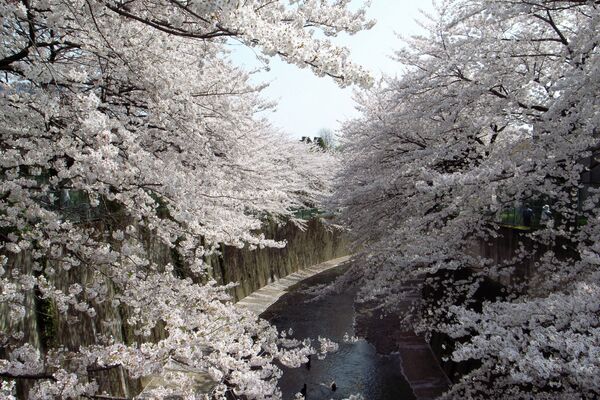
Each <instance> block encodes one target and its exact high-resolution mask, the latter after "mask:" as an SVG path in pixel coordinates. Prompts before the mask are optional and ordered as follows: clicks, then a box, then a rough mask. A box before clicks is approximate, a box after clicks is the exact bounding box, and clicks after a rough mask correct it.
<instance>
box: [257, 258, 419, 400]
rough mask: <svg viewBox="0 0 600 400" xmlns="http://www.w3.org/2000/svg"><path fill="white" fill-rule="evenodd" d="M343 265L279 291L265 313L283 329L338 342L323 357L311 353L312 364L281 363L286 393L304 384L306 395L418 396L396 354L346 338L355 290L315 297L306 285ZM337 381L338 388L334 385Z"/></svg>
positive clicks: (390, 399)
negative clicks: (408, 381) (298, 366)
mask: <svg viewBox="0 0 600 400" xmlns="http://www.w3.org/2000/svg"><path fill="white" fill-rule="evenodd" d="M343 271H344V267H338V268H334V269H332V270H329V271H326V272H324V273H321V274H319V275H317V276H315V277H312V278H309V279H307V280H305V281H303V282H301V283H299V284H297V285H296V286H294V287H293V288H291V289H290V292H289V293H287V294H285V295H284V296H282V297H281V299H280V300H279V301H277V303H275V304H274V305H272V306H271V307H270V308H269V309H268V310H267V311H265V312H264V313H263V314H262V315H261V317H263V318H265V319H268V320H269V321H271V322H272V323H273V324H274V325H276V326H277V328H279V329H280V330H283V329H285V330H289V329H290V328H291V329H292V330H293V332H294V336H295V337H296V338H306V337H310V338H311V339H314V340H315V342H314V346H316V347H318V342H317V341H316V339H317V338H318V337H319V336H321V337H327V338H329V339H331V340H333V341H335V342H337V343H338V344H339V350H338V351H337V352H335V353H332V354H328V355H327V357H326V358H325V359H324V360H319V359H317V357H316V356H314V355H313V356H312V358H311V361H310V366H303V367H301V368H291V369H290V368H285V367H283V371H284V373H283V377H282V378H281V380H280V382H279V384H280V388H281V390H282V392H283V398H284V399H293V398H294V395H295V394H296V393H298V392H300V391H301V390H302V388H303V385H304V384H306V400H326V399H335V400H337V399H344V398H347V397H349V396H350V395H352V394H360V395H362V396H363V398H364V399H365V400H411V399H415V396H414V394H413V392H412V390H411V388H410V386H409V385H408V383H407V381H406V379H405V378H404V376H403V375H402V369H401V362H400V359H399V356H398V355H397V354H390V355H379V354H377V352H376V351H375V347H374V346H373V345H371V344H370V343H368V342H366V341H365V340H362V339H361V340H358V341H355V342H344V341H343V338H344V335H345V334H348V335H349V336H354V319H355V310H354V295H355V290H353V289H348V290H346V291H345V292H343V293H338V294H330V295H327V296H325V297H322V298H320V299H318V300H315V301H308V300H311V299H312V298H313V296H311V295H308V294H306V293H303V290H304V289H306V288H308V287H311V286H314V285H317V284H323V283H329V282H332V281H333V280H334V279H335V278H336V277H337V276H338V275H339V274H341V273H342V272H343ZM332 382H335V384H336V387H337V388H336V390H335V391H333V390H332V389H331V383H332Z"/></svg>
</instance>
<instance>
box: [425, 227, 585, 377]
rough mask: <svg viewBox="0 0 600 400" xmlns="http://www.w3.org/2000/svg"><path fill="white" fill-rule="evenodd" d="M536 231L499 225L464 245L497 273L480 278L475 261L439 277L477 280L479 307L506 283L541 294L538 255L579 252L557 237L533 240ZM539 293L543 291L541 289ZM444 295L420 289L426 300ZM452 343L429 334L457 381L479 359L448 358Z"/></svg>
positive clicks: (562, 256)
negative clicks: (493, 235) (491, 232)
mask: <svg viewBox="0 0 600 400" xmlns="http://www.w3.org/2000/svg"><path fill="white" fill-rule="evenodd" d="M535 234H536V233H535V231H531V230H523V229H518V228H513V227H501V228H500V229H499V230H498V236H497V237H496V238H491V239H489V240H487V241H483V240H477V241H473V243H472V246H471V247H470V248H469V249H467V251H468V253H469V254H470V255H473V256H476V257H477V256H478V257H481V258H482V259H487V260H491V261H492V263H493V264H494V265H495V266H497V267H499V268H497V273H494V274H487V275H486V276H485V277H483V278H481V279H480V278H478V274H479V273H480V272H482V271H481V268H480V266H478V265H474V266H473V267H472V268H469V269H465V270H461V271H451V272H445V273H443V274H440V277H442V278H443V279H444V278H445V279H453V280H462V281H469V280H473V281H474V280H480V283H479V289H477V290H476V291H475V292H474V293H473V294H472V298H471V300H472V301H474V304H473V305H472V306H473V307H474V308H475V309H478V308H480V307H481V304H482V303H483V302H484V301H494V300H496V299H502V298H503V297H504V296H506V293H507V292H506V288H507V287H511V288H512V290H517V291H519V292H521V293H529V294H531V295H532V296H536V295H540V293H537V292H538V291H540V286H539V281H538V278H540V277H543V276H540V275H539V272H540V271H538V267H537V263H538V261H539V260H540V258H541V256H542V255H543V254H544V253H545V252H547V251H549V250H552V251H553V253H554V255H555V257H557V258H559V259H576V258H577V257H578V255H577V254H576V253H575V252H574V251H573V250H572V246H570V245H569V243H568V242H567V241H566V240H564V239H563V240H557V242H556V243H554V244H553V245H552V247H550V246H549V245H543V244H541V243H540V242H539V241H537V240H534V239H533V238H532V237H531V235H535ZM569 249H571V250H569ZM444 274H445V275H444ZM541 294H542V295H543V293H541ZM447 295H448V293H445V294H443V293H441V292H440V291H437V292H436V291H435V290H431V288H428V290H425V291H424V293H423V297H424V298H425V301H436V300H439V299H436V297H441V296H447ZM463 300H464V299H463ZM454 345H455V344H454V341H453V340H452V339H451V338H450V337H448V336H447V335H445V334H442V333H439V332H434V333H433V334H432V335H431V340H430V346H431V348H432V350H433V352H434V353H435V355H436V357H437V358H438V361H439V362H440V364H441V366H442V368H443V369H444V371H445V373H446V374H447V376H448V377H449V378H450V379H451V380H452V381H453V382H457V381H458V380H459V379H460V378H461V377H462V376H464V375H465V374H466V373H468V372H469V371H471V370H472V369H474V368H477V367H479V363H478V362H477V361H475V360H471V361H464V362H461V363H456V362H453V361H452V360H450V355H451V354H452V352H453V350H454Z"/></svg>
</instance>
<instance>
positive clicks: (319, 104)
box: [231, 0, 432, 138]
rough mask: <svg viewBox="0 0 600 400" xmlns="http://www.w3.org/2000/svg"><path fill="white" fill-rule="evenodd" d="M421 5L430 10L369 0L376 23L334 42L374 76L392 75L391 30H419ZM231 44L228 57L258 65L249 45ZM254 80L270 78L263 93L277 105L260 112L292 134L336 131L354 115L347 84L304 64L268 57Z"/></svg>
mask: <svg viewBox="0 0 600 400" xmlns="http://www.w3.org/2000/svg"><path fill="white" fill-rule="evenodd" d="M359 2H360V0H355V3H359ZM420 9H422V10H424V11H431V9H432V6H431V0H420V1H415V0H413V1H410V0H373V1H372V6H371V8H370V12H369V16H370V18H372V19H375V20H377V24H376V25H375V26H374V27H373V28H372V29H371V30H369V31H364V32H360V33H358V34H356V35H352V36H350V35H345V36H343V37H341V38H336V39H335V41H336V43H339V44H343V45H345V46H347V47H348V48H349V49H350V51H351V54H352V60H353V61H354V62H356V63H359V64H361V65H363V66H364V67H366V68H367V69H369V70H370V71H371V72H372V73H373V76H374V77H375V78H377V77H379V76H381V74H382V73H384V74H386V75H396V74H397V73H399V67H398V65H397V63H395V62H394V61H393V60H391V59H390V58H389V57H390V55H392V54H393V52H394V50H397V49H399V48H400V47H401V46H402V41H401V40H400V39H399V38H398V37H397V35H396V34H399V35H401V36H410V35H412V34H415V33H420V32H422V28H421V27H420V26H419V25H418V24H417V23H416V22H415V19H421V20H422V19H423V17H422V15H421V14H420V12H419V10H420ZM231 48H232V49H233V53H232V56H231V57H232V59H233V60H234V62H236V63H237V64H240V65H243V66H245V67H246V68H248V69H256V68H258V67H259V66H260V64H259V63H258V62H257V61H256V57H255V56H254V55H253V53H252V52H251V51H250V50H249V49H246V48H243V47H241V46H231ZM255 80H256V81H259V82H270V85H269V87H268V88H267V89H265V91H264V92H263V93H264V95H265V96H266V97H267V98H269V99H271V100H274V101H275V102H276V103H277V108H276V110H275V111H274V112H267V113H266V114H265V115H266V116H267V117H268V118H269V119H270V120H271V121H272V123H273V124H274V125H275V126H277V127H279V128H281V129H282V130H283V131H284V132H286V133H288V134H289V135H291V136H294V137H298V138H299V137H301V136H316V135H317V133H318V131H319V130H320V129H322V128H328V129H332V130H334V131H336V130H337V129H338V127H339V122H340V121H343V120H345V119H348V118H350V117H353V116H355V115H357V111H356V110H355V105H354V102H353V100H352V89H340V88H339V87H338V86H337V85H336V84H335V83H334V82H333V80H332V79H331V78H326V77H324V78H319V77H316V76H314V75H313V74H312V73H311V72H310V70H309V69H300V68H298V67H296V66H292V65H288V64H286V63H284V62H282V61H281V60H279V59H277V58H274V59H273V60H272V61H271V62H270V71H265V72H260V73H259V74H257V75H256V77H255Z"/></svg>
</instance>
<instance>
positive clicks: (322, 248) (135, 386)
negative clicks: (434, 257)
mask: <svg viewBox="0 0 600 400" xmlns="http://www.w3.org/2000/svg"><path fill="white" fill-rule="evenodd" d="M263 233H264V234H265V237H267V238H273V239H275V240H278V241H286V242H287V245H286V247H285V248H281V249H275V248H264V249H256V250H253V251H251V250H248V249H239V248H234V247H229V246H223V247H222V248H221V249H220V253H221V254H220V255H213V256H211V257H210V258H209V259H208V260H207V263H208V265H209V273H210V276H211V277H212V278H214V279H215V280H216V281H217V282H218V283H220V284H227V283H230V282H238V283H239V285H238V286H237V287H235V288H234V289H232V293H231V294H232V296H233V298H234V299H235V300H236V301H237V300H240V299H242V298H243V297H245V296H247V295H249V294H250V293H252V292H253V291H255V290H258V289H260V288H261V287H263V286H265V285H266V284H268V283H270V282H272V281H274V280H277V279H279V278H282V277H284V276H286V275H288V274H290V273H293V272H296V271H298V270H299V269H302V268H304V267H307V266H310V265H313V264H318V263H321V262H323V261H327V260H330V259H333V258H337V257H341V256H344V255H346V254H348V241H347V239H346V236H345V234H344V232H343V231H340V230H338V229H335V228H333V227H331V226H329V225H327V224H326V223H324V222H323V221H322V220H320V219H311V220H309V221H306V227H305V229H300V228H299V227H298V226H296V225H294V224H291V223H288V224H286V225H277V224H274V223H271V224H268V225H267V226H266V227H265V228H264V229H263ZM145 242H146V245H145V247H146V251H147V252H148V254H149V256H150V258H151V259H152V260H153V261H154V262H156V263H157V264H158V265H166V264H168V263H171V264H173V265H175V266H176V269H177V265H178V263H179V261H178V258H177V254H176V252H175V251H174V250H173V249H171V248H169V247H168V246H166V245H164V244H163V243H161V242H160V241H159V240H158V239H157V238H155V237H153V236H151V235H147V238H146V240H145ZM7 268H8V272H10V269H11V268H15V269H19V270H20V271H31V273H37V272H34V271H33V269H32V260H31V257H30V256H29V255H28V254H27V253H21V254H19V255H18V256H16V257H12V258H11V259H9V265H8V266H7ZM59 270H60V269H57V273H56V274H55V275H54V276H52V277H49V279H50V280H51V281H53V282H54V283H55V285H56V286H57V288H59V289H62V290H64V291H66V292H68V288H69V286H70V285H71V284H72V283H75V282H77V283H81V284H85V283H86V282H92V281H94V280H95V279H98V277H97V276H94V274H93V272H91V271H89V270H88V269H81V270H75V269H72V270H70V271H68V272H64V271H59ZM178 272H179V273H182V274H183V275H186V271H185V270H180V271H178ZM112 290H114V288H113V287H112V285H109V294H110V291H112ZM24 301H25V303H26V305H27V309H28V311H27V313H26V315H25V316H24V317H23V319H22V320H21V321H20V325H21V326H20V328H23V329H22V330H24V331H25V332H26V337H25V340H26V341H27V342H28V343H30V344H32V345H33V346H35V347H36V348H38V349H40V351H41V352H45V351H48V350H49V349H52V348H55V347H65V348H67V349H71V350H73V351H77V350H78V349H79V347H80V346H86V345H92V344H95V341H96V338H97V337H98V335H104V336H106V337H112V338H114V340H116V341H117V342H122V343H134V342H138V343H139V342H140V341H148V340H154V341H157V340H160V339H161V338H164V336H165V332H164V330H163V329H162V328H161V327H160V326H158V327H156V328H155V329H154V330H153V332H152V335H151V339H148V338H147V337H145V338H141V337H138V336H137V335H136V334H135V333H134V332H133V330H132V329H131V327H129V326H128V325H127V324H126V323H125V321H126V320H127V318H128V311H127V309H126V308H125V307H123V306H114V305H113V304H111V301H105V302H103V303H102V304H100V305H97V306H96V313H97V316H96V317H95V318H88V317H81V318H80V319H79V321H77V323H75V324H73V321H71V320H69V317H66V316H63V315H62V314H60V313H59V312H58V311H57V309H56V306H55V305H54V304H52V303H51V302H48V301H44V300H40V297H39V296H35V295H33V294H28V295H26V297H25V299H24ZM8 311H9V310H8V308H7V307H6V306H5V305H2V304H0V330H1V331H3V332H10V331H14V330H16V328H18V327H14V326H8V325H7V321H8V319H7V318H6V316H7V313H8ZM98 321H110V322H109V323H106V322H105V323H102V324H101V323H99V322H98ZM5 356H6V355H5V354H4V350H3V349H2V348H1V347H0V357H5ZM89 375H90V378H94V379H96V380H97V381H98V383H99V384H100V389H101V391H106V392H107V393H110V394H111V395H113V396H120V397H127V398H131V397H133V396H135V395H136V394H137V393H139V391H140V390H141V389H142V386H141V381H140V380H139V379H136V380H132V379H129V378H128V377H127V376H126V374H125V373H124V371H123V370H122V369H121V368H114V369H111V370H109V371H98V372H90V373H89ZM29 385H30V383H26V382H19V383H18V388H17V389H18V397H19V398H27V392H28V387H29Z"/></svg>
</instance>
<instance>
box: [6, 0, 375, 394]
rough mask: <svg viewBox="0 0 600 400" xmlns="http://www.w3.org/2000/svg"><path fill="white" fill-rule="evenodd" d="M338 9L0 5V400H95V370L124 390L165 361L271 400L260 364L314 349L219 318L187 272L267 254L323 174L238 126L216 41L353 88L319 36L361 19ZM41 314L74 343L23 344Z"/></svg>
mask: <svg viewBox="0 0 600 400" xmlns="http://www.w3.org/2000/svg"><path fill="white" fill-rule="evenodd" d="M347 6H348V1H346V0H338V1H335V2H321V1H312V0H306V1H304V0H302V1H293V2H291V3H289V4H287V3H286V2H283V1H268V0H256V1H237V0H231V1H228V0H211V1H204V0H194V1H172V0H165V1H162V0H157V1H154V0H149V1H147V0H133V1H113V0H107V1H104V0H82V1H79V0H44V1H38V0H23V1H7V2H3V3H2V4H1V5H0V22H1V23H0V30H1V36H2V43H1V45H0V69H1V70H2V76H1V77H0V85H1V88H0V89H1V90H0V105H1V109H2V112H1V113H0V126H1V127H0V131H1V133H2V134H1V142H0V143H1V144H0V155H1V156H0V171H1V173H2V179H1V180H0V287H1V290H0V309H1V312H2V314H1V316H2V318H1V323H2V325H1V326H2V327H3V329H2V331H1V333H0V345H1V346H2V352H1V354H2V358H1V359H0V378H1V379H2V387H1V389H0V390H1V392H0V393H2V394H3V395H6V396H9V397H10V396H12V395H13V392H14V383H15V381H16V382H23V381H29V382H34V383H33V385H30V387H28V397H29V398H31V399H36V398H39V399H42V398H43V399H47V398H65V399H66V398H78V397H81V396H83V397H90V398H95V397H98V396H100V397H102V396H105V395H107V396H110V395H111V393H107V394H104V395H103V394H102V393H101V392H104V391H105V388H104V387H101V386H99V384H98V382H97V381H96V380H95V379H94V373H96V372H99V371H109V370H112V369H119V370H121V371H124V373H125V374H126V375H127V376H129V377H131V378H137V377H142V376H147V375H149V374H152V373H160V372H161V371H162V368H163V366H164V364H165V363H166V362H167V360H169V359H175V360H177V361H178V362H180V363H183V364H185V365H187V366H188V368H190V369H191V370H202V371H208V372H209V373H210V374H211V376H212V377H213V378H214V379H215V381H216V382H217V386H216V388H215V391H214V393H212V395H214V396H215V397H224V396H225V394H226V392H227V391H233V392H234V393H235V394H236V395H240V396H241V395H243V396H246V397H247V398H256V399H264V398H278V397H280V392H279V391H278V389H277V386H276V382H277V378H278V377H279V375H280V371H279V369H278V368H277V367H276V366H275V364H274V362H275V360H279V361H280V362H282V363H283V364H285V365H292V366H293V365H299V363H300V362H303V361H306V355H307V354H309V353H311V352H314V351H315V349H313V348H312V347H311V346H310V344H307V343H305V344H302V343H300V342H298V341H294V340H291V339H289V338H287V337H285V336H281V335H279V334H278V332H277V331H276V330H275V329H274V328H272V327H271V326H269V325H268V324H266V323H265V322H262V321H257V320H256V318H255V317H253V316H252V315H251V314H249V313H244V312H242V311H239V310H236V309H235V308H234V307H233V306H232V304H231V299H230V298H229V296H228V289H229V286H219V285H217V284H216V283H215V282H214V281H213V280H211V279H210V274H209V273H208V272H209V271H208V267H207V265H206V263H205V259H206V256H207V255H209V254H212V253H214V252H215V251H217V249H218V246H219V245H221V244H227V245H233V246H240V247H242V246H249V247H250V248H255V247H257V246H260V247H264V246H276V247H281V246H284V245H285V243H280V242H276V241H274V240H271V239H269V238H265V237H264V235H261V234H260V233H257V232H258V230H259V229H260V227H261V225H262V224H263V222H264V221H265V220H266V219H271V220H275V221H284V220H285V219H289V218H292V216H293V210H294V209H297V208H298V207H302V206H303V205H304V204H307V203H310V204H312V203H314V202H316V201H318V199H319V197H320V196H322V195H323V193H325V192H327V190H328V180H329V178H330V176H329V174H330V171H333V170H334V169H335V160H334V159H333V156H332V155H329V154H325V153H322V152H318V151H313V150H312V149H310V148H308V147H307V146H305V145H302V144H300V143H295V142H294V141H290V140H286V139H285V138H284V137H283V136H282V135H281V134H278V133H277V132H274V130H273V128H271V127H270V126H269V125H268V123H267V122H266V121H265V120H263V119H260V118H258V117H256V116H255V113H256V112H257V111H260V110H262V109H264V108H265V107H268V103H266V102H265V101H263V100H262V99H261V97H260V93H259V92H260V89H261V88H260V87H259V86H256V85H252V84H251V83H250V82H249V80H248V75H247V73H245V72H244V71H242V70H240V69H238V68H236V67H234V66H233V65H232V64H231V63H230V62H229V61H228V60H227V58H226V56H225V53H226V45H227V43H228V42H227V41H231V40H236V41H239V42H241V43H243V44H245V45H247V46H253V47H256V48H258V49H259V50H260V51H261V52H262V54H263V55H264V56H274V55H276V56H280V57H282V58H283V59H285V60H286V61H288V62H290V63H293V64H296V65H298V66H300V67H309V68H311V69H312V70H313V71H314V72H315V73H316V74H317V75H327V76H330V77H332V78H333V79H335V80H336V81H337V82H338V83H339V84H340V85H341V86H346V85H349V84H353V83H358V84H363V85H368V84H369V82H370V78H369V77H368V75H367V74H366V73H365V72H364V71H363V70H362V69H361V68H360V67H358V66H356V65H354V64H352V63H351V62H350V61H349V60H348V51H347V50H346V49H344V48H340V47H336V46H334V45H333V44H332V43H331V41H329V40H328V38H327V37H329V36H334V35H336V34H337V33H339V32H350V33H354V32H357V31H358V30H361V29H365V28H368V27H369V26H370V25H371V24H372V23H371V22H370V21H368V20H367V19H366V17H365V10H364V9H359V10H358V11H349V9H348V7H347ZM319 31H320V32H323V33H324V34H325V38H324V39H318V38H316V32H319ZM161 251H162V252H163V253H164V252H165V251H166V252H167V253H169V252H170V254H173V256H172V257H170V258H169V257H166V258H165V257H160V256H159V255H157V252H158V253H161ZM161 254H162V253H161ZM165 260H166V261H169V260H170V262H168V263H166V265H165V262H164V261H165ZM40 304H43V305H46V306H47V307H48V310H46V312H47V313H51V314H52V316H53V317H55V318H57V319H59V320H60V321H63V322H65V323H66V322H68V324H67V325H68V326H69V327H70V328H69V332H70V333H71V334H72V336H74V337H77V336H82V338H81V340H80V341H79V342H78V343H77V342H76V341H75V340H71V339H74V338H69V337H65V338H64V339H65V341H66V342H67V343H69V344H67V345H64V346H62V347H52V346H40V344H39V340H38V341H36V340H34V338H32V333H31V332H30V331H28V329H27V327H28V326H27V323H26V321H27V320H28V318H31V315H32V310H31V308H32V307H33V308H35V307H37V308H39V306H40ZM39 315H42V316H43V315H45V314H44V313H41V314H39ZM46 316H48V315H46ZM61 326H62V325H61ZM124 330H127V331H129V332H130V333H129V336H128V338H129V340H128V341H126V342H124V341H123V340H124V338H123V333H122V331H124ZM85 332H87V333H85ZM90 332H91V334H90ZM62 334H63V335H65V336H69V335H67V334H66V332H63V333H62ZM86 334H87V335H90V337H87V338H86V337H84V336H85V335H86ZM45 347H47V348H45ZM179 379H180V382H179V384H180V385H179V386H180V387H181V390H182V391H183V394H184V395H186V396H188V397H190V398H192V397H193V396H194V393H193V392H192V389H193V385H192V384H191V382H190V381H189V378H186V376H185V375H182V376H180V377H179ZM186 379H188V381H186ZM134 394H135V393H133V394H132V395H134ZM159 394H161V395H166V394H168V393H167V392H166V391H163V392H161V393H159ZM159 394H157V395H159Z"/></svg>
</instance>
